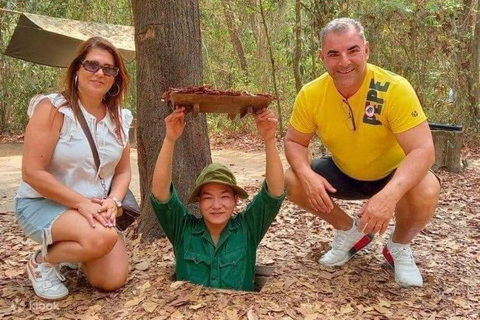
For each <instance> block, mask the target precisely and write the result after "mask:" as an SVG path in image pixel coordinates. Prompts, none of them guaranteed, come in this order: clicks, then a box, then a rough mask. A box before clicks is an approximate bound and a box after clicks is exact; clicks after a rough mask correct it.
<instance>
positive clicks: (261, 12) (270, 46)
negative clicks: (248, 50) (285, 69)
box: [259, 0, 283, 135]
mask: <svg viewBox="0 0 480 320" xmlns="http://www.w3.org/2000/svg"><path fill="white" fill-rule="evenodd" d="M259 6H260V15H261V16H262V23H263V27H264V30H265V37H266V38H267V45H268V52H269V54H270V63H271V65H272V78H273V89H274V91H275V97H276V98H277V111H278V123H279V124H280V130H279V131H280V133H281V134H282V135H283V119H282V109H281V108H280V97H279V96H278V89H277V76H276V73H275V59H274V57H273V49H272V43H271V41H270V35H269V34H268V27H267V20H266V18H265V10H264V9H263V2H262V0H260V2H259Z"/></svg>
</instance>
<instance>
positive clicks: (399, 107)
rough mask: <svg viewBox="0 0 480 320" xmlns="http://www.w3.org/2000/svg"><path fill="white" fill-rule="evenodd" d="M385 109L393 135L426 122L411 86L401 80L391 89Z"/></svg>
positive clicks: (404, 80)
mask: <svg viewBox="0 0 480 320" xmlns="http://www.w3.org/2000/svg"><path fill="white" fill-rule="evenodd" d="M392 89H393V90H394V91H393V92H392V98H391V99H390V101H389V103H388V104H389V105H388V107H387V119H388V122H389V125H390V128H391V129H392V132H393V133H402V132H405V131H407V130H410V129H412V128H414V127H416V126H418V125H419V124H420V123H422V122H424V121H425V120H427V117H426V116H425V113H424V112H423V109H422V106H421V105H420V101H419V100H418V97H417V94H416V93H415V90H414V89H413V87H412V85H411V84H410V83H409V82H408V81H407V80H406V79H403V78H402V80H401V81H399V82H398V83H396V84H395V87H394V88H392Z"/></svg>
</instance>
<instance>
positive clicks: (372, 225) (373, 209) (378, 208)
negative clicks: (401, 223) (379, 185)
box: [358, 192, 397, 234]
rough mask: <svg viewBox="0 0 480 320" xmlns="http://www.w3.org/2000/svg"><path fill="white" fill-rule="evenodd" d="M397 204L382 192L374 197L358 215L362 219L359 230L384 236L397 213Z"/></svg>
mask: <svg viewBox="0 0 480 320" xmlns="http://www.w3.org/2000/svg"><path fill="white" fill-rule="evenodd" d="M396 204H397V201H395V200H394V199H391V198H390V197H388V196H385V195H383V194H382V193H381V192H379V193H377V194H376V195H374V196H373V197H372V198H370V199H369V200H368V201H367V202H365V204H364V205H363V207H362V209H360V212H359V213H358V215H359V217H361V219H360V224H359V226H358V230H360V231H363V232H364V233H377V232H380V234H383V233H384V232H385V231H386V230H387V228H388V224H389V222H390V220H391V219H392V217H393V215H394V213H395V206H396Z"/></svg>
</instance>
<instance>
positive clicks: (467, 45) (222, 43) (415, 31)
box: [0, 0, 480, 133]
mask: <svg viewBox="0 0 480 320" xmlns="http://www.w3.org/2000/svg"><path fill="white" fill-rule="evenodd" d="M262 2H263V8H264V11H265V15H266V22H267V27H268V30H269V37H270V41H271V43H272V50H273V56H274V60H275V71H276V76H277V87H278V92H279V96H278V98H279V99H280V106H281V112H282V115H283V118H284V121H285V122H287V120H288V118H289V116H290V113H291V109H292V105H293V102H294V99H295V96H296V93H297V92H296V88H295V81H294V76H293V63H294V52H295V1H293V0H289V1H287V0H263V1H262ZM0 3H1V4H0V6H1V7H3V8H8V9H13V10H19V11H26V12H31V13H37V14H45V15H51V16H56V17H63V18H72V19H79V20H89V21H97V22H104V23H113V24H124V25H125V24H128V25H131V24H132V21H131V19H132V18H131V6H130V2H129V1H128V0H107V1H99V0H86V1H82V2H79V1H73V0H59V1H45V0H42V1H34V0H25V1H9V0H1V1H0ZM224 5H228V6H229V8H230V9H231V12H232V14H233V17H234V18H233V25H234V27H235V28H236V30H237V32H238V36H239V39H240V42H241V45H242V47H243V51H244V56H245V61H246V63H247V70H246V72H244V70H242V67H241V64H240V57H239V54H238V52H237V50H236V48H235V46H234V45H233V43H232V39H231V37H230V34H229V29H228V24H227V21H226V18H225V13H224V10H223V8H224ZM200 8H201V32H202V47H203V61H204V82H205V83H207V84H210V85H212V86H213V87H215V88H221V89H235V90H246V91H248V92H251V93H257V92H270V93H273V82H272V70H271V62H270V56H269V48H268V43H267V40H266V34H265V30H264V26H263V25H262V19H261V17H260V8H259V1H258V0H238V1H234V0H200ZM477 10H478V1H473V0H444V1H440V0H425V1H412V0H365V1H351V0H303V1H302V7H301V18H302V19H301V20H302V21H301V27H302V35H301V45H302V57H301V61H300V66H299V68H300V74H301V78H302V79H301V80H302V83H303V84H305V83H307V82H309V81H311V80H313V79H314V78H316V77H318V76H319V75H320V74H322V73H323V72H324V69H323V67H322V64H321V61H320V60H319V57H318V49H319V46H320V43H319V31H320V29H321V27H323V26H324V25H325V24H326V23H327V22H328V21H330V20H331V19H333V18H336V17H341V16H349V17H353V18H356V19H359V20H360V21H361V22H362V23H363V25H364V26H365V33H366V37H367V39H368V40H369V42H370V47H371V55H370V62H371V63H373V64H376V65H379V66H381V67H383V68H385V69H388V70H391V71H393V72H396V73H398V74H400V75H402V76H404V77H405V78H407V79H408V80H409V81H410V82H411V83H412V85H413V86H414V88H415V89H416V90H417V93H418V96H419V98H420V100H421V102H422V104H423V106H424V108H425V111H426V113H427V115H428V117H429V119H430V120H431V121H436V122H444V123H459V124H463V125H464V126H466V127H467V129H468V131H469V132H470V133H475V132H477V133H478V132H480V128H479V126H480V122H479V120H478V112H479V111H478V98H477V97H476V92H477V91H476V90H477V86H478V79H476V78H475V74H474V69H475V68H474V66H475V64H474V63H475V60H474V59H478V57H477V58H475V57H474V55H473V51H472V47H473V44H474V42H473V40H474V39H473V27H474V24H475V22H476V19H478V12H477ZM17 18H18V16H17V15H14V14H2V15H1V16H0V28H1V31H2V33H1V41H0V48H1V49H2V50H4V49H5V47H6V45H7V43H8V40H9V39H10V37H11V34H12V32H13V28H14V26H15V23H16V20H17ZM0 66H1V69H0V85H1V87H0V132H1V131H5V130H7V131H12V130H22V129H23V128H24V126H25V123H26V120H27V119H26V113H25V109H26V106H27V104H28V101H29V99H30V98H31V97H32V96H33V95H34V94H36V93H41V92H49V91H52V90H58V80H59V78H60V75H61V74H62V70H59V69H56V68H50V67H45V66H38V65H34V64H32V63H28V62H24V61H19V60H14V59H11V58H9V57H5V56H2V57H0ZM128 71H129V73H130V75H131V76H132V80H133V81H132V85H131V90H130V95H129V96H128V98H127V101H126V106H127V107H129V108H131V109H132V110H133V112H134V114H135V111H136V108H135V98H136V81H135V75H136V65H135V63H132V64H130V65H129V66H128ZM476 77H478V75H477V76H476ZM449 91H451V92H454V93H455V96H456V100H455V102H454V103H451V101H448V93H449ZM272 107H273V105H272ZM272 109H276V108H272ZM275 111H276V110H275ZM208 123H209V127H210V129H212V130H222V131H224V130H228V131H248V130H254V125H253V122H251V121H244V120H241V121H239V120H238V119H237V120H235V121H230V120H228V119H227V118H226V116H225V115H209V117H208Z"/></svg>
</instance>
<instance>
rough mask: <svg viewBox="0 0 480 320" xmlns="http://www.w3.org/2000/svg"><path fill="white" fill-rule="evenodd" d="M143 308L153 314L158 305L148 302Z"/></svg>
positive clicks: (143, 304)
mask: <svg viewBox="0 0 480 320" xmlns="http://www.w3.org/2000/svg"><path fill="white" fill-rule="evenodd" d="M142 307H143V309H145V311H147V312H150V313H152V312H153V311H155V309H156V308H157V307H158V303H155V302H151V301H147V302H144V303H142Z"/></svg>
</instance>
